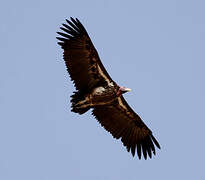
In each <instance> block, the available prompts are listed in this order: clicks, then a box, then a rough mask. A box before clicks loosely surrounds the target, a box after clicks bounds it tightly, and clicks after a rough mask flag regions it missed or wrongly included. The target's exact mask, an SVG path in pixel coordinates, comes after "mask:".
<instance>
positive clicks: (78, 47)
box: [57, 17, 160, 159]
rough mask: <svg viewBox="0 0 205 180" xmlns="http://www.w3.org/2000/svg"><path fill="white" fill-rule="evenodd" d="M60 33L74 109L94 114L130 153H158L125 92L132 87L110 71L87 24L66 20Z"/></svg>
mask: <svg viewBox="0 0 205 180" xmlns="http://www.w3.org/2000/svg"><path fill="white" fill-rule="evenodd" d="M66 22H67V23H66V24H62V27H60V29H61V30H62V32H57V33H58V34H59V35H60V37H57V39H58V40H59V42H58V44H59V45H60V46H61V47H62V49H63V50H64V55H63V57H64V60H65V64H66V67H67V70H68V73H69V74H70V77H71V80H72V81H73V82H74V85H75V88H76V92H74V94H73V95H72V96H71V103H72V110H71V111H73V112H75V113H79V114H83V113H85V112H87V111H88V110H89V109H92V114H93V116H95V118H96V119H97V120H98V121H99V122H100V124H101V125H102V126H103V127H104V128H105V129H106V130H107V131H109V132H110V133H111V134H112V135H113V137H114V138H116V139H121V141H122V143H123V145H124V146H126V148H127V150H128V152H129V151H131V153H132V155H133V156H134V155H135V151H137V154H138V157H139V159H141V155H142V154H143V155H144V158H145V159H147V155H148V156H149V157H150V158H151V157H152V154H154V155H155V146H156V147H158V148H159V149H160V145H159V143H158V142H157V140H156V139H155V138H154V136H153V135H152V131H151V130H150V129H149V128H148V127H147V126H146V125H145V124H144V122H143V121H142V120H141V118H140V117H139V116H138V115H137V114H136V113H135V112H134V111H133V110H132V109H131V107H130V106H129V105H128V104H127V102H126V101H125V99H124V97H123V96H122V94H124V93H126V92H128V91H130V89H129V88H125V87H123V86H119V85H118V84H117V83H116V82H115V81H113V80H112V78H111V77H110V76H109V74H108V73H107V71H106V69H105V68H104V66H103V64H102V63H101V60H100V58H99V56H98V53H97V51H96V49H95V47H94V45H93V43H92V41H91V39H90V37H89V35H88V33H87V31H86V30H85V28H84V26H83V25H82V24H81V22H80V21H79V20H78V19H77V18H76V19H74V18H72V17H71V18H70V20H67V19H66Z"/></svg>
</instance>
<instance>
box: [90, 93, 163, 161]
mask: <svg viewBox="0 0 205 180" xmlns="http://www.w3.org/2000/svg"><path fill="white" fill-rule="evenodd" d="M93 115H94V116H95V117H96V119H97V120H98V121H99V122H100V124H101V125H102V126H103V127H104V128H105V129H106V130H107V131H109V132H110V133H111V134H112V135H113V137H114V138H116V139H119V138H121V141H122V142H123V145H124V146H126V147H127V150H128V152H129V151H130V149H131V152H132V155H133V156H134V155H135V149H136V148H137V154H138V157H139V159H140V158H141V153H142V152H143V155H144V158H145V159H146V158H147V154H148V155H149V157H150V158H151V157H152V153H153V154H155V146H154V145H156V146H157V147H158V148H159V149H160V145H159V143H158V142H157V140H156V139H155V138H154V136H153V135H152V132H151V130H150V129H149V128H148V127H147V126H146V125H145V124H144V122H143V121H142V120H141V118H140V117H139V116H138V115H137V114H136V113H135V112H134V111H133V110H132V109H131V108H130V107H129V105H128V104H127V102H126V101H125V99H124V98H123V96H121V97H119V98H118V100H117V101H116V104H115V105H113V106H102V107H101V106H100V107H95V108H94V110H93Z"/></svg>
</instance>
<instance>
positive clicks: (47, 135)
mask: <svg viewBox="0 0 205 180" xmlns="http://www.w3.org/2000/svg"><path fill="white" fill-rule="evenodd" d="M204 7H205V2H204V1H202V0H201V1H199V0H195V1H190V0H186V1H185V0H168V1H163V0H156V1H152V0H146V1H119V0H113V1H108V0H104V1H103V0H102V1H94V0H93V1H91V0H87V1H83V0H81V1H78V0H76V1H70V0H67V1H63V0H59V1H48V0H45V1H39V0H36V1H23V0H20V1H4V2H2V3H1V7H0V20H1V23H0V34H1V41H0V52H1V54H0V59H1V60H0V111H1V113H0V144H1V148H0V179H2V180H13V179H16V180H18V179H19V180H28V179H29V180H36V179H39V180H56V179H61V180H67V179H76V180H81V179H89V180H96V179H99V180H104V179H108V180H113V179H117V180H123V179H131V180H132V179H133V180H135V179H151V178H152V179H159V180H160V179H163V180H164V179H187V180H188V179H204V178H205V174H204V160H205V158H204V151H205V144H204V126H205V121H204V120H205V117H204V116H205V115H204V107H205V95H204V92H205V83H204V77H205V71H204V69H205V68H204V67H205V62H204V60H205V51H204V49H205V11H204ZM70 16H72V17H77V18H79V19H80V20H81V22H82V23H83V24H84V26H85V27H86V29H87V31H88V33H89V35H90V37H91V39H92V41H93V43H94V45H95V47H96V48H97V50H98V53H99V55H100V57H101V60H102V62H103V64H104V66H105V67H106V68H107V70H108V72H109V74H110V75H111V76H112V78H113V79H114V80H115V81H116V82H117V83H118V84H120V85H123V86H127V87H130V88H131V89H132V91H131V92H130V93H127V94H126V95H125V98H126V100H127V101H128V102H129V104H130V105H131V107H132V108H133V109H134V110H135V111H136V112H137V113H138V114H139V115H140V116H141V117H142V119H143V120H144V122H145V123H146V124H147V125H148V126H149V127H150V128H151V129H152V131H153V133H154V136H155V137H156V138H157V139H158V141H159V142H160V145H161V150H159V151H157V155H156V156H155V157H154V158H153V159H151V160H150V159H149V160H146V161H145V160H138V158H137V157H135V158H133V157H132V156H131V154H130V153H127V152H126V149H125V148H124V147H123V146H122V144H121V142H120V141H117V140H115V139H113V138H112V137H111V135H110V134H109V133H107V132H106V131H105V130H104V129H103V128H102V127H101V126H100V125H99V124H98V122H97V121H96V120H95V119H94V118H93V117H92V116H91V113H90V112H88V113H87V114H85V115H82V116H79V115H77V114H74V113H71V112H70V102H69V101H70V100H69V96H70V95H71V94H72V91H73V90H74V88H73V85H72V83H71V81H70V79H69V77H68V74H67V72H66V68H65V65H64V62H63V60H62V50H61V49H60V47H59V46H58V45H57V43H56V42H57V41H56V39H55V37H56V31H59V27H60V25H61V23H63V22H65V18H68V17H70Z"/></svg>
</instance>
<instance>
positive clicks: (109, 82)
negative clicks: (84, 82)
mask: <svg viewBox="0 0 205 180" xmlns="http://www.w3.org/2000/svg"><path fill="white" fill-rule="evenodd" d="M97 68H98V71H99V73H100V75H101V76H102V77H103V78H104V79H105V81H106V82H107V84H108V86H114V84H113V83H112V82H111V81H110V80H109V79H108V78H107V76H106V75H105V74H104V73H103V71H102V69H101V68H100V66H99V65H98V64H97Z"/></svg>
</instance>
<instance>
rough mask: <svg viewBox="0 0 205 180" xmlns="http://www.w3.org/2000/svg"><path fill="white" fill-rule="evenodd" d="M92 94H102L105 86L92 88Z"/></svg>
mask: <svg viewBox="0 0 205 180" xmlns="http://www.w3.org/2000/svg"><path fill="white" fill-rule="evenodd" d="M93 92H94V94H103V93H104V92H105V88H104V87H98V88H95V89H94V91H93Z"/></svg>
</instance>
